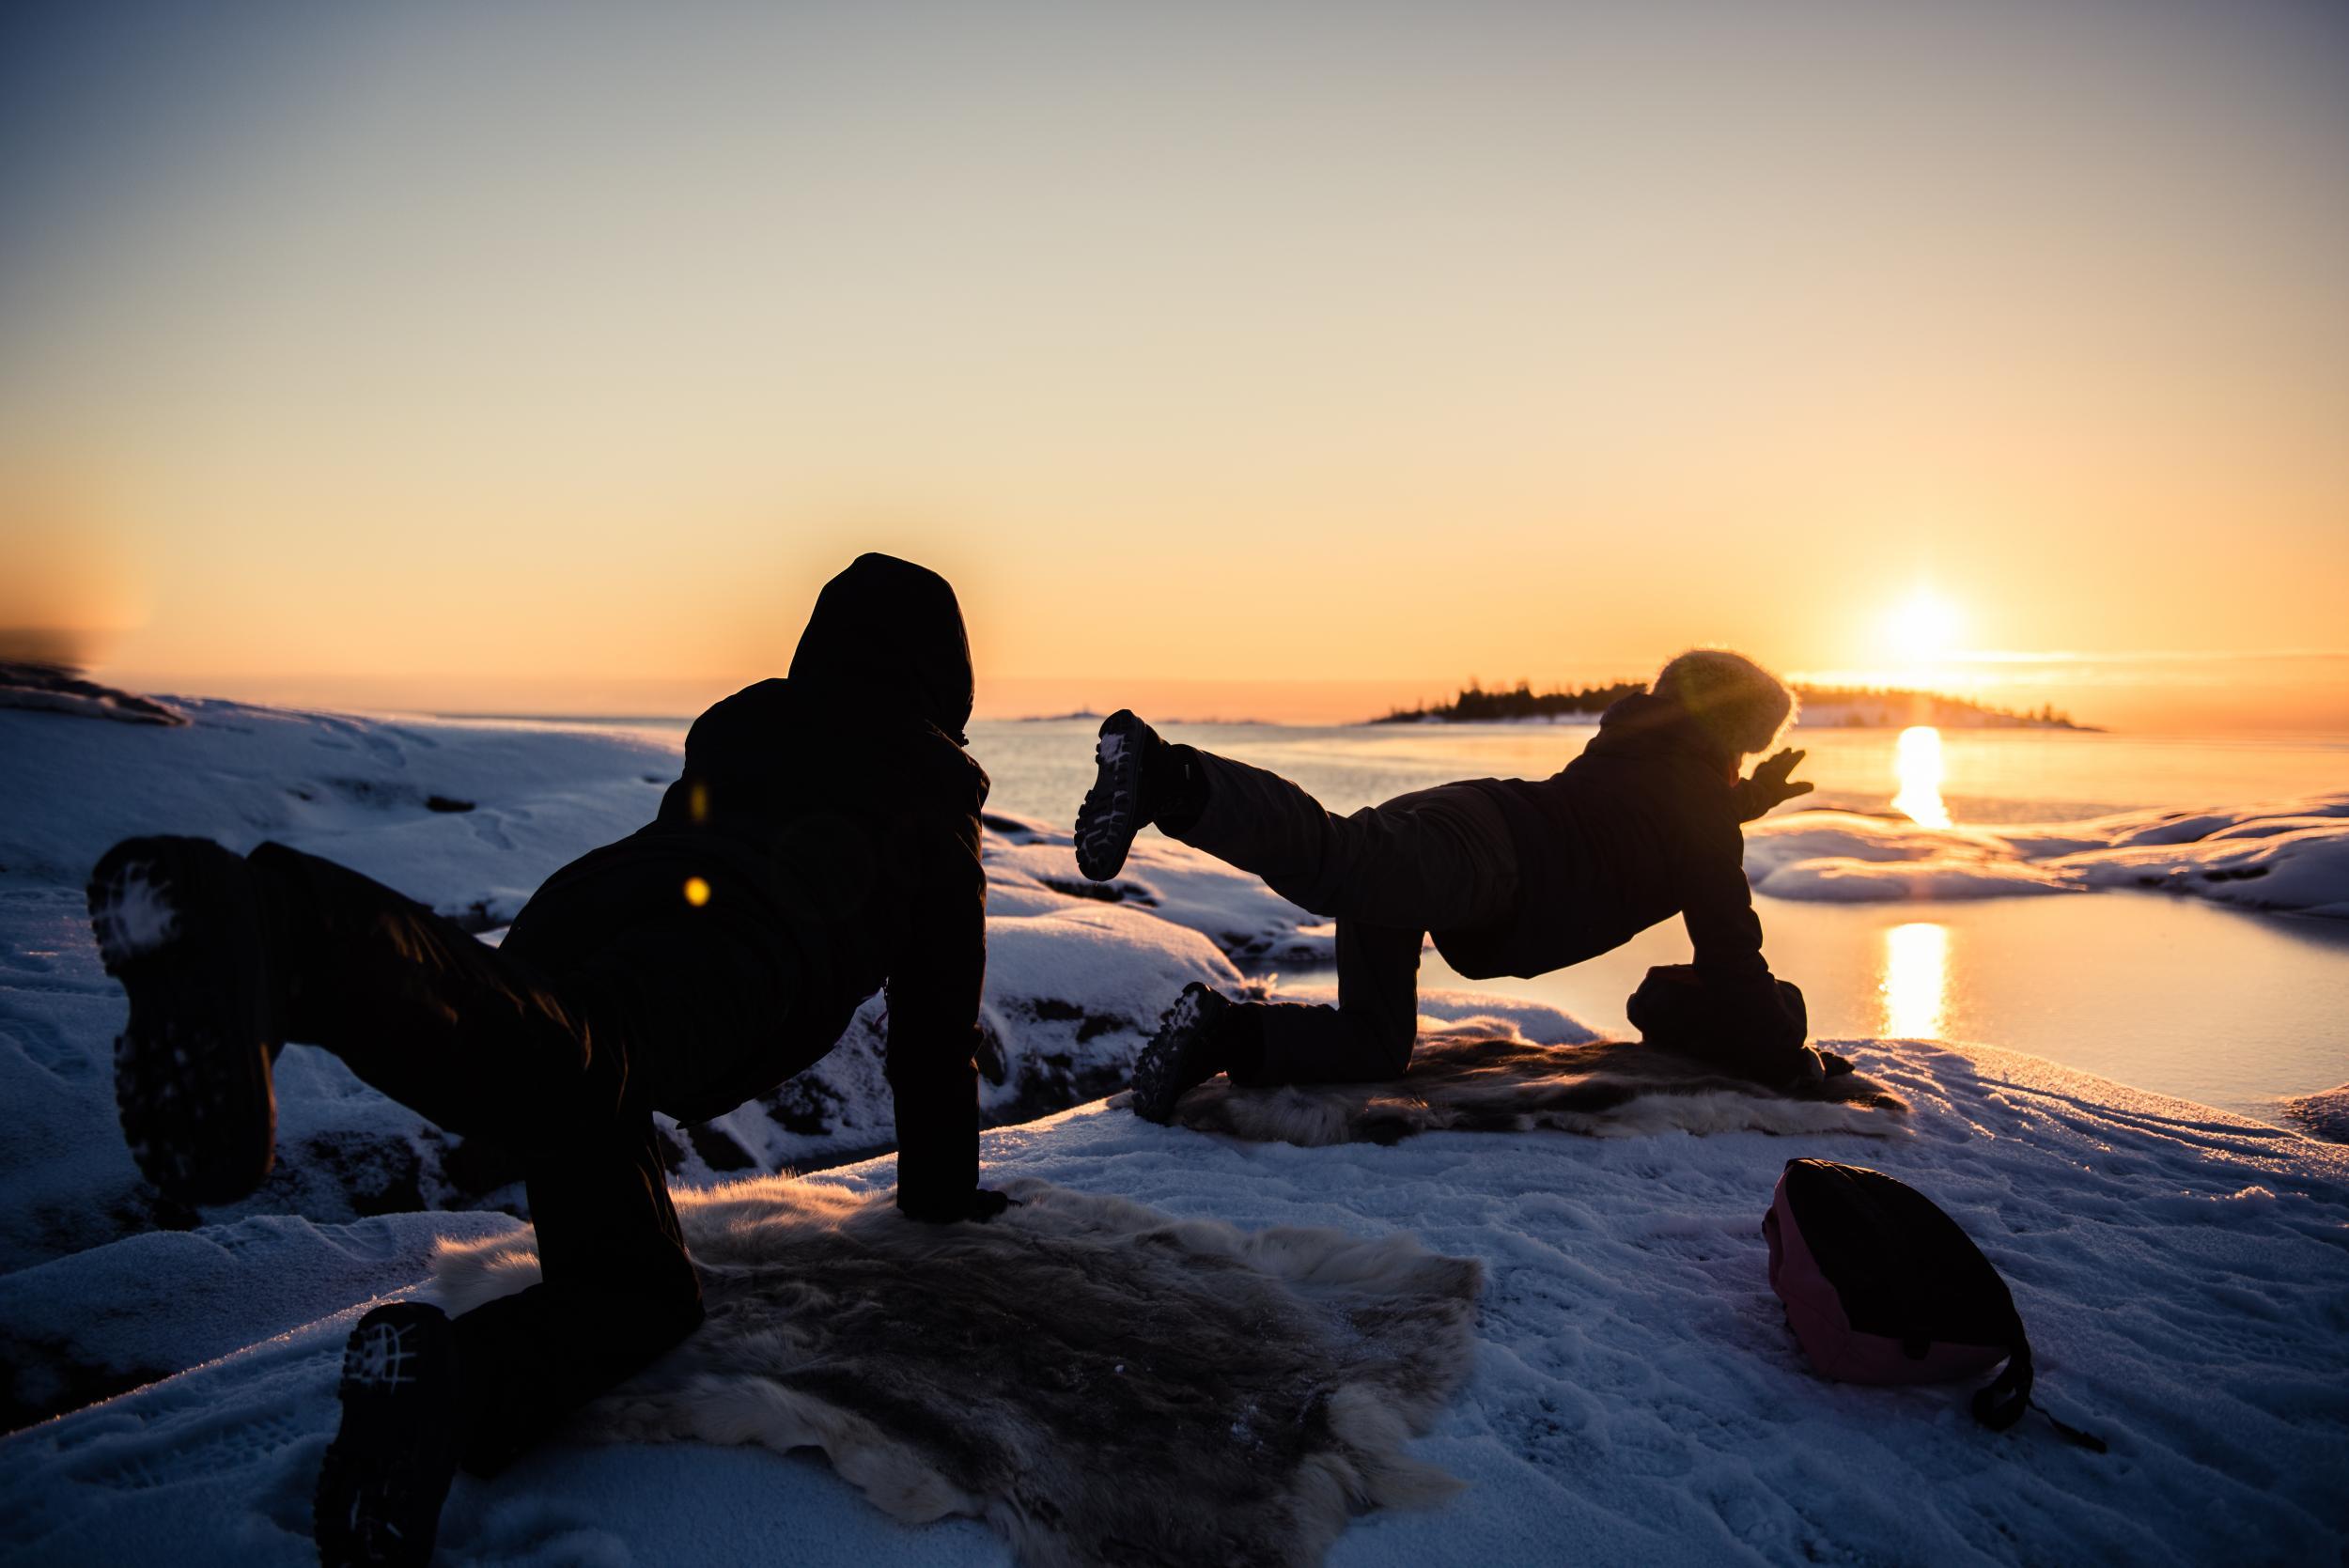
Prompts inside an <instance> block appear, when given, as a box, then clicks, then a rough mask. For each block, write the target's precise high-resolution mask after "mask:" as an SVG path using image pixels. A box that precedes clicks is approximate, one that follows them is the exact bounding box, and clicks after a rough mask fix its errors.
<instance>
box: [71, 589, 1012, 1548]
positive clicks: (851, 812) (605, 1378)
mask: <svg viewBox="0 0 2349 1568" xmlns="http://www.w3.org/2000/svg"><path fill="white" fill-rule="evenodd" d="M971 705H972V668H971V654H970V645H969V643H968V641H967V639H966V637H965V634H964V630H963V623H962V614H961V611H960V608H959V607H958V606H957V603H956V600H955V594H954V590H953V588H952V587H951V586H950V585H949V584H948V583H947V582H946V581H945V580H944V579H943V578H941V577H939V576H938V575H936V574H935V573H933V572H929V571H926V570H925V569H924V568H922V567H916V566H913V565H911V564H910V563H908V562H904V561H899V560H895V559H894V558H892V557H890V556H886V555H863V556H860V557H858V559H857V560H856V561H855V562H854V563H852V564H851V565H850V566H849V567H848V569H847V570H845V571H843V572H842V573H840V575H839V576H837V577H835V578H833V579H832V581H831V582H828V583H826V584H825V586H824V589H823V591H822V593H821V595H820V596H819V597H818V598H817V602H816V608H815V611H814V613H813V614H812V615H811V616H810V618H809V620H808V624H807V628H806V629H805V631H804V632H803V633H802V634H801V639H800V644H799V647H798V650H797V652H796V653H795V655H794V656H793V659H792V661H791V668H790V672H789V675H788V677H787V678H786V679H782V680H766V681H761V682H759V683H758V684H757V685H754V686H752V687H750V688H748V689H746V690H744V691H739V692H737V693H735V694H734V695H733V696H731V697H728V698H726V699H725V700H723V702H720V703H719V704H717V705H716V706H714V707H712V708H710V709H709V710H708V712H707V713H705V714H703V715H702V716H701V718H700V719H698V720H697V721H695V722H694V724H693V726H692V731H691V732H690V733H689V734H688V736H687V737H686V743H685V766H684V770H683V774H682V776H681V777H680V778H679V779H678V780H677V783H676V784H673V785H671V786H670V788H669V790H668V791H667V793H666V794H665V795H664V797H663V798H662V800H661V809H660V813H659V815H658V816H657V817H656V818H655V819H654V820H653V821H652V822H651V823H649V824H647V825H646V827H645V828H643V829H642V830H640V831H637V832H636V833H634V834H632V835H630V837H628V838H625V839H622V840H620V841H619V842H618V843H616V844H612V845H607V846H604V847H603V848H600V849H597V850H595V851H593V852H591V853H589V854H587V855H585V856H583V857H582V858H581V859H579V860H578V861H575V862H572V863H571V864H569V865H567V866H565V867H564V868H563V869H561V870H560V871H558V872H556V873H555V874H554V875H553V876H552V877H550V878H548V880H547V881H546V883H545V884H544V885H543V886H542V887H541V888H540V889H539V890H538V892H537V893H536V894H535V895H534V896H533V897H532V898H531V900H530V901H529V903H528V904H527V905H525V906H524V908H522V910H521V913H520V914H519V915H518V916H517V917H516V918H515V921H514V923H513V926H512V928H511V930H510V931H509V932H508V933H507V935H506V939H505V942H504V944H503V945H502V946H500V947H497V948H491V947H488V946H485V945H483V944H482V943H481V942H479V941H477V940H475V939H474V938H472V937H471V936H469V935H467V934H466V933H465V932H463V931H461V930H459V929H458V928H457V927H456V926H454V925H452V924H449V923H448V922H447V921H445V920H443V919H442V918H441V917H440V916H438V915H436V914H434V913H433V912H432V911H431V910H430V909H428V908H425V907H424V906H422V905H420V904H416V903H414V902H412V901H411V900H409V899H407V898H404V897H402V896H401V895H400V894H398V893H394V892H393V891H392V890H390V889H388V888H385V887H383V886H381V884H378V883H376V882H372V881H370V880H368V879H367V878H366V877H361V876H360V875H358V874H357V873H355V872H352V871H350V870H348V869H346V868H345V867H342V866H339V865H336V864H334V863H333V862H329V861H325V860H321V859H319V858H318V857H316V856H312V855H305V854H303V853H300V852H298V851H296V850H292V849H289V848H287V847H286V846H282V845H276V844H265V845H263V846H260V847H259V848H257V849H256V850H255V851H254V852H253V853H252V854H251V855H250V856H248V857H242V858H240V857H238V856H236V855H234V854H231V853H230V852H229V851H228V850H226V849H225V848H223V847H221V846H218V845H216V844H213V843H211V842H210V841H209V840H204V839H187V838H140V839H131V840H126V841H125V842H123V843H122V844H119V845H117V846H115V847H114V848H113V849H112V850H110V851H108V853H107V855H106V856H105V857H104V858H103V859H102V860H101V862H99V865H98V868H97V870H96V872H95V873H94V874H93V876H92V878H91V884H90V909H91V918H92V923H93V925H94V926H95V928H96V930H97V933H98V937H99V943H100V948H101V955H102V957H103V958H104V961H105V963H106V968H107V970H108V972H109V973H112V974H114V975H116V976H117V978H118V979H120V980H121V982H122V984H123V986H124V987H125V989H126V990H127V991H128V992H129V993H130V999H131V1017H130V1023H129V1026H128V1028H127V1029H126V1031H125V1032H124V1035H123V1037H122V1040H121V1042H120V1043H119V1044H118V1046H117V1099H118V1101H119V1104H120V1108H121V1111H122V1120H123V1126H124V1131H125V1134H126V1135H127V1137H128V1138H129V1139H130V1141H131V1144H132V1153H133V1155H134V1157H135V1158H136V1159H137V1162H138V1164H139V1166H140V1168H141V1169H142V1171H144V1172H146V1173H147V1175H148V1178H149V1179H150V1180H152V1181H153V1182H154V1183H155V1184H156V1185H157V1186H158V1187H160V1188H163V1190H164V1191H165V1192H166V1193H168V1194H169V1195H171V1196H173V1197H175V1198H178V1199H179V1200H181V1201H184V1202H188V1203H220V1202H227V1201H230V1200H232V1199H234V1198H237V1197H241V1196H242V1195H243V1194H244V1193H245V1192H248V1191H250V1190H251V1189H252V1188H254V1187H255V1186H257V1184H258V1183H259V1181H260V1180H261V1178H262V1177H263V1176H264V1175H265V1174H266V1173H267V1172H268V1171H269V1169H270V1166H271V1163H272V1158H273V1153H272V1146H273V1135H274V1115H275V1113H274V1097H273V1094H272V1089H271V1083H270V1065H271V1063H272V1060H273V1058H274V1056H275V1053H276V1050H277V1048H278V1044H279V1042H281V1041H284V1040H288V1039H291V1040H300V1041H304V1042H307V1043H310V1044H314V1045H318V1046H321V1047H323V1048H326V1049H328V1050H331V1051H333V1052H334V1054H336V1055H337V1056H339V1057H341V1058H342V1060H343V1061H344V1062H345V1063H348V1064H349V1065H350V1068H351V1070H352V1071H353V1072H355V1073H356V1074H357V1075H358V1076H359V1077H360V1078H362V1079H366V1081H367V1082H369V1083H371V1084H373V1085H375V1086H376V1087H377V1088H379V1089H381V1090H382V1091H383V1092H384V1093H386V1094H390V1095H391V1096H393V1097H394V1098H396V1099H397V1100H399V1101H401V1102H402V1103H404V1104H406V1105H409V1106H411V1107H412V1108H414V1109H415V1110H420V1111H422V1112H423V1113H424V1114H425V1115H427V1116H428V1117H429V1118H430V1119H431V1120H433V1121H434V1122H436V1123H438V1124H439V1125H440V1126H443V1127H445V1128H448V1129H449V1130H451V1131H453V1132H457V1133H459V1134H462V1135H463V1136H465V1137H466V1138H469V1139H470V1138H475V1137H478V1138H481V1139H484V1140H487V1141H491V1142H493V1143H497V1144H502V1145H504V1146H506V1147H507V1148H509V1149H511V1150H512V1151H513V1152H514V1153H515V1154H517V1155H518V1156H519V1157H521V1163H522V1167H523V1171H524V1174H525V1180H526V1183H527V1187H528V1190H529V1196H530V1203H531V1213H532V1219H534V1221H535V1223H536V1225H537V1244H538V1251H539V1258H540V1263H541V1265H542V1275H543V1278H542V1281H541V1282H540V1283H538V1284H537V1285H534V1286H532V1287H531V1288H529V1289H527V1290H525V1291H522V1292H521V1293H520V1294H519V1295H515V1296H507V1297H505V1298H503V1299H500V1300H496V1301H491V1302H489V1303H487V1304H485V1305H483V1306H480V1307H477V1308H475V1309H474V1310H473V1311H471V1312H466V1313H464V1314H462V1315H461V1316H459V1317H458V1318H456V1319H455V1320H453V1321H452V1320H450V1319H448V1318H446V1317H445V1316H443V1314H442V1313H441V1312H440V1311H439V1310H438V1309H437V1308H434V1307H430V1306H427V1305H424V1304H422V1303H417V1302H401V1303H397V1304H394V1305H391V1306H388V1307H383V1308H379V1309H377V1310H376V1311H374V1312H369V1313H367V1314H366V1316H365V1317H364V1318H362V1319H361V1320H360V1322H359V1325H358V1326H357V1327H356V1328H355V1329H354V1330H353V1331H352V1334H351V1336H350V1343H349V1345H348V1347H347V1350H346V1354H345V1358H344V1366H343V1377H342V1383H341V1393H342V1400H343V1421H342V1427H341V1430H340V1432H339V1433H338V1435H337V1436H336V1437H335V1440H334V1444H333V1445H332V1446H331V1447H330V1448H329V1449H328V1451H327V1453H326V1457H325V1462H324V1465H323V1467H322V1470H321V1474H320V1478H319V1489H318V1496H317V1506H316V1511H315V1525H316V1530H317V1537H318V1542H319V1552H320V1556H321V1558H322V1560H325V1561H327V1562H329V1563H342V1562H370V1563H374V1562H386V1563H388V1562H397V1563H422V1562H424V1561H426V1560H428V1558H429V1557H430V1555H431V1549H432V1541H433V1537H434V1533H435V1530H436V1528H437V1525H438V1520H439V1515H440V1509H441V1504H442V1500H443V1498H444V1497H445V1495H446V1492H447V1489H448V1485H449V1483H450V1480H451V1478H452V1474H453V1471H454V1469H455V1467H457V1466H458V1465H459V1464H460V1463H461V1464H463V1465H464V1466H465V1467H467V1468H469V1469H473V1470H475V1471H477V1472H480V1473H484V1474H487V1473H491V1472H494V1471H495V1470H496V1469H498V1468H500V1467H503V1466H504V1465H505V1464H506V1463H507V1462H509V1461H510V1460H512V1459H513V1458H514V1457H516V1456H517V1455H518V1454H520V1453H521V1452H522V1451H523V1450H525V1449H526V1448H528V1447H529V1446H531V1444H533V1443H534V1442H535V1441H536V1440H537V1438H539V1437H540V1436H543V1435H545V1434H546V1433H547V1432H548V1431H550V1430H551V1429H552V1427H553V1426H554V1425H555V1424H556V1423H557V1422H558V1421H560V1420H561V1419H562V1417H563V1416H564V1415H565V1414H567V1413H568V1411H570V1410H571V1409H573V1408H575V1407H576V1406H577V1405H580V1404H581V1403H583V1401H585V1400H586V1399H588V1398H590V1397H592V1396H593V1395H595V1394H596V1393H598V1392H600V1391H601V1390H603V1389H607V1388H610V1387H611V1386H613V1385H614V1383H616V1382H618V1381H619V1380H621V1379H622V1378H624V1377H626V1376H628V1375H630V1374H632V1373H634V1372H635V1371H636V1370H638V1369H639V1368H641V1367H642V1366H644V1365H645V1364H646V1362H648V1361H650V1360H651V1359H652V1358H654V1357H655V1356H657V1355H659V1354H660V1353H661V1351H662V1350H665V1349H666V1348H668V1347H669V1346H670V1345H672V1344H674V1343H676V1342H677V1340H679V1339H680V1338H682V1337H683V1336H684V1335H685V1334H687V1333H688V1332H690V1331H691V1330H692V1327H694V1325H695V1324H697V1323H698V1322H700V1320H701V1313H702V1307H701V1294H700V1287H699V1284H698V1283H697V1281H695V1278H694V1273H693V1266H692V1261H691V1260H690V1259H689V1258H688V1257H687V1255H686V1251H685V1247H684V1242H683V1239H682V1237H681V1235H680V1234H679V1231H678V1226H677V1214H676V1211H675V1209H674V1208H673V1207H672V1205H671V1203H670V1202H669V1196H668V1189H667V1184H666V1179H665V1173H664V1171H663V1167H662V1163H661V1144H660V1142H659V1141H658V1140H657V1137H656V1134H655V1129H654V1125H653V1120H652V1115H653V1112H654V1111H655V1110H660V1111H662V1112H665V1113H667V1114H669V1115H671V1116H674V1117H676V1118H677V1119H678V1120H679V1121H685V1122H693V1121H700V1120H706V1119H707V1118H708V1117H711V1116H714V1115H718V1114H720V1113H722V1112H723V1111H725V1110H730V1109H732V1108H733V1107H734V1106H736V1105H737V1104H739V1103H740V1102H741V1101H742V1100H744V1099H746V1098H748V1097H750V1096H751V1095H753V1094H757V1093H759V1092H761V1091H763V1090H765V1089H768V1088H770V1087H772V1086H773V1085H775V1084H777V1083H779V1082H781V1081H783V1080H784V1079H787V1078H789V1077H790V1076H791V1075H793V1074H794V1073H797V1072H799V1071H800V1070H801V1068H804V1067H806V1066H807V1065H809V1064H810V1063H813V1062H815V1061H816V1060H817V1058H819V1057H821V1056H822V1055H823V1054H824V1053H825V1052H826V1051H828V1050H830V1049H831V1048H832V1044H833V1042H834V1041H836V1040H837V1039H838V1038H839V1037H840V1034H841V1033H842V1032H843V1030H844V1029H845V1028H846V1026H847V1024H848V1020H849V1017H850V1016H851V1015H852V1014H853V1012H854V1011H855V1009H856V1007H857V1006H858V1004H859V1003H860V1002H862V1001H863V1000H864V999H865V998H866V997H868V996H870V995H872V994H873V993H874V992H875V991H876V990H879V989H880V988H881V987H882V986H884V985H885V986H886V987H887V989H888V1001H889V1041H888V1047H889V1050H888V1068H887V1071H888V1078H889V1082H890V1086H891V1089H892V1092H893V1094H894V1099H895V1110H896V1124H897V1136H898V1158H897V1192H896V1201H897V1206H898V1207H899V1209H901V1210H902V1211H903V1212H904V1213H905V1214H906V1215H908V1216H909V1217H910V1219H915V1220H923V1221H929V1222H935V1223H946V1222H952V1221H957V1220H985V1219H990V1218H992V1217H993V1216H995V1215H997V1214H1000V1213H1001V1212H1002V1211H1003V1208H1004V1206H1005V1204H1006V1202H1007V1200H1005V1199H1004V1198H1003V1196H1002V1195H1001V1194H998V1193H994V1192H990V1191H988V1190H986V1189H985V1188H981V1187H980V1185H979V1157H978V1105H977V1077H976V1070H975V1068H974V1067H973V1065H972V1052H973V1048H974V1046H975V1044H976V1037H977V1017H978V1008H979V997H980V986H981V982H982V980H983V977H984V972H985V966H986V915H985V903H986V877H985V873H984V872H983V871H982V869H981V866H980V862H979V808H980V805H981V803H982V802H983V801H984V800H985V798H986V795H987V788H988V780H987V775H986V773H985V772H984V771H983V770H982V769H981V768H979V766H978V764H977V763H976V762H974V761H973V760H972V758H971V757H970V755H969V754H968V753H967V752H966V751H965V750H964V746H965V739H964V737H963V734H962V731H963V727H964V725H965V724H966V723H967V722H969V719H970V715H971Z"/></svg>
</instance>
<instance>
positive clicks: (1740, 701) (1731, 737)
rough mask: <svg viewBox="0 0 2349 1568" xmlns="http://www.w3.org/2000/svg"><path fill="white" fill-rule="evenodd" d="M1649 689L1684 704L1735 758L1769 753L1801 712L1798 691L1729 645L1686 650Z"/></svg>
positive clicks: (1693, 717)
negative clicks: (1796, 698)
mask: <svg viewBox="0 0 2349 1568" xmlns="http://www.w3.org/2000/svg"><path fill="white" fill-rule="evenodd" d="M1649 690H1650V691H1654V692H1655V693H1656V695H1657V696H1659V697H1664V698H1668V699H1670V700H1671V701H1672V702H1675V703H1677V704H1679V705H1680V706H1681V707H1682V708H1684V709H1686V710H1687V712H1688V716H1689V717H1690V718H1692V719H1694V720H1695V721H1696V722H1697V723H1698V725H1699V726H1700V727H1701V728H1702V729H1703V731H1704V733H1705V734H1706V735H1707V736H1708V737H1710V738H1711V739H1712V740H1713V741H1714V742H1715V743H1716V744H1717V745H1718V746H1719V747H1720V748H1721V749H1722V750H1723V751H1725V752H1727V753H1729V754H1730V756H1731V757H1732V758H1733V759H1734V758H1735V757H1738V756H1743V755H1747V754H1750V753H1754V752H1766V751H1768V750H1769V749H1770V748H1771V747H1772V746H1775V745H1776V744H1778V737H1780V735H1781V734H1783V733H1784V731H1785V729H1786V726H1787V724H1788V722H1791V721H1792V720H1793V718H1794V716H1795V694H1794V693H1793V692H1792V691H1788V690H1787V689H1786V687H1785V685H1784V684H1783V683H1782V682H1781V681H1780V680H1779V678H1778V677H1777V676H1776V675H1772V674H1770V672H1769V671H1767V670H1765V669H1764V668H1762V666H1761V665H1759V664H1756V663H1755V662H1754V661H1753V660H1750V659H1748V658H1746V657H1745V656H1744V655H1743V654H1735V653H1731V652H1730V651H1729V650H1728V649H1726V648H1695V649H1692V650H1690V651H1689V652H1688V653H1684V654H1682V655H1681V656H1680V657H1679V658H1677V659H1675V660H1672V662H1671V663H1669V664H1667V665H1665V666H1664V668H1663V669H1662V670H1661V671H1660V672H1658V673H1657V676H1656V682H1655V684H1654V685H1653V686H1652V687H1650V688H1649Z"/></svg>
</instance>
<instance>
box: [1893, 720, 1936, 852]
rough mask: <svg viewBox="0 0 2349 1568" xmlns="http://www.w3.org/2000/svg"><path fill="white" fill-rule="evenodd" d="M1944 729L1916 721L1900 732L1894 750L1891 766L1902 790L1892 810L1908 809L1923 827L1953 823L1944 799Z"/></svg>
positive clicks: (1894, 800)
mask: <svg viewBox="0 0 2349 1568" xmlns="http://www.w3.org/2000/svg"><path fill="white" fill-rule="evenodd" d="M1942 766H1943V765H1942V759H1941V732H1940V731H1939V730H1937V729H1935V728H1934V727H1933V726H1932V725H1931V724H1914V725H1911V726H1910V727H1909V728H1907V729H1905V730H1903V731H1901V738H1900V743H1899V745H1898V747H1897V748H1896V749H1895V750H1894V752H1893V753H1892V768H1893V772H1894V774H1895V775H1896V776H1897V777H1898V778H1899V780H1900V784H1901V792H1900V793H1899V794H1898V795H1895V796H1893V797H1892V809H1893V810H1895V811H1901V812H1906V813H1907V814H1908V819H1909V820H1910V821H1912V822H1914V823H1916V824H1917V825H1918V826H1919V827H1921V828H1946V827H1949V826H1950V808H1949V807H1948V806H1947V805H1946V804H1944V803H1943V802H1942V800H1941V774H1942Z"/></svg>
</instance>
